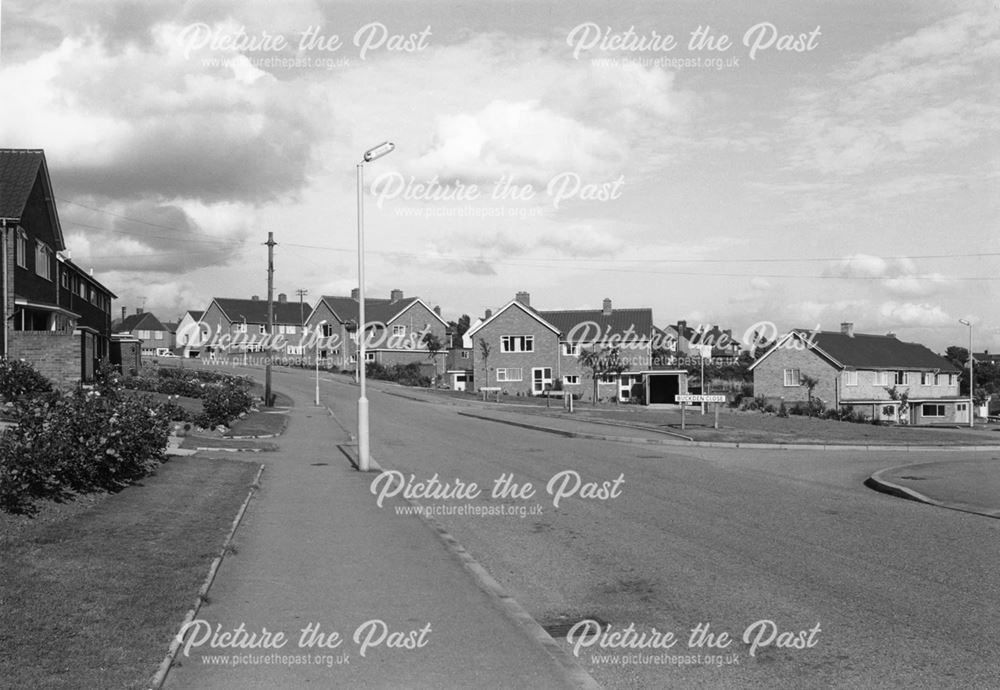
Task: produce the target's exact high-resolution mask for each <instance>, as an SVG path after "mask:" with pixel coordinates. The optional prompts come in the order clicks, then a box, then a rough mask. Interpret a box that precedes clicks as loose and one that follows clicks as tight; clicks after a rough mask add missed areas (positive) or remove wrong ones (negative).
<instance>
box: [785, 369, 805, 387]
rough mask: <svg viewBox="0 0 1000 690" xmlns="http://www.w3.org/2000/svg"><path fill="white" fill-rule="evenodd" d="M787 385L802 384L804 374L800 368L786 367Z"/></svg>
mask: <svg viewBox="0 0 1000 690" xmlns="http://www.w3.org/2000/svg"><path fill="white" fill-rule="evenodd" d="M785 385H786V386H799V385H802V375H801V373H800V372H799V370H798V369H785Z"/></svg>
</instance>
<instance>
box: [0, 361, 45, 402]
mask: <svg viewBox="0 0 1000 690" xmlns="http://www.w3.org/2000/svg"><path fill="white" fill-rule="evenodd" d="M51 390H52V383H51V382H50V381H49V380H48V379H47V378H45V377H44V376H42V375H41V374H39V373H38V371H37V370H36V369H35V368H34V367H33V366H31V365H30V364H28V363H27V362H23V361H21V360H17V359H2V360H0V396H2V397H3V399H4V400H17V399H18V398H21V397H23V396H26V395H28V396H30V395H35V394H37V393H47V392H48V391H51Z"/></svg>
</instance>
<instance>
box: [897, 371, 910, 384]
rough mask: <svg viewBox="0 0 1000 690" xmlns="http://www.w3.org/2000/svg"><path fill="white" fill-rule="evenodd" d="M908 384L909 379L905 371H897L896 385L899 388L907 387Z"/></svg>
mask: <svg viewBox="0 0 1000 690" xmlns="http://www.w3.org/2000/svg"><path fill="white" fill-rule="evenodd" d="M908 383H909V378H908V377H907V375H906V372H905V371H897V372H896V385H897V386H905V385H907V384H908Z"/></svg>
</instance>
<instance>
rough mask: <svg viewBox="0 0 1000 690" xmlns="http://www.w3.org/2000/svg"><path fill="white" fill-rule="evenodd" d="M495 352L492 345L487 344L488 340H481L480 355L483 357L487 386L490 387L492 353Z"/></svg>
mask: <svg viewBox="0 0 1000 690" xmlns="http://www.w3.org/2000/svg"><path fill="white" fill-rule="evenodd" d="M492 352H493V348H492V347H490V344H489V343H488V342H486V338H480V339H479V354H480V355H482V357H483V369H485V370H486V386H487V388H488V387H489V385H490V353H492Z"/></svg>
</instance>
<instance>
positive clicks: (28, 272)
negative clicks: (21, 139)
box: [0, 149, 115, 384]
mask: <svg viewBox="0 0 1000 690" xmlns="http://www.w3.org/2000/svg"><path fill="white" fill-rule="evenodd" d="M0 238H2V241H0V266H2V267H3V275H4V280H3V287H2V288H0V289H2V292H3V298H2V301H0V303H2V305H3V307H2V308H3V314H2V316H0V329H2V332H3V337H2V338H0V356H3V357H13V358H20V359H25V360H27V361H29V362H31V363H32V364H33V365H34V366H35V367H36V368H37V369H38V370H39V371H40V372H41V373H42V374H44V375H45V376H48V377H49V378H51V379H53V380H55V381H56V382H58V383H61V384H68V383H73V382H76V381H80V380H85V381H86V380H90V379H91V378H92V377H93V375H94V372H95V370H96V368H97V366H98V365H99V363H100V362H101V361H102V360H105V359H107V358H108V357H109V356H110V343H111V302H112V300H113V299H114V298H115V294H114V293H112V292H111V291H110V290H109V289H108V288H106V287H105V286H104V285H102V284H101V283H100V282H99V281H98V280H97V279H95V278H94V277H93V275H92V274H91V272H89V271H84V270H83V269H81V268H80V267H79V266H77V265H76V264H74V263H73V261H72V260H71V259H70V254H69V251H68V250H67V248H66V244H65V242H64V240H63V233H62V226H61V225H60V222H59V214H58V213H57V211H56V205H55V193H54V191H53V189H52V182H51V180H50V178H49V170H48V164H47V163H46V160H45V152H44V151H42V150H40V149H0Z"/></svg>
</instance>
